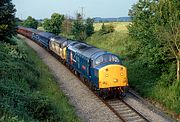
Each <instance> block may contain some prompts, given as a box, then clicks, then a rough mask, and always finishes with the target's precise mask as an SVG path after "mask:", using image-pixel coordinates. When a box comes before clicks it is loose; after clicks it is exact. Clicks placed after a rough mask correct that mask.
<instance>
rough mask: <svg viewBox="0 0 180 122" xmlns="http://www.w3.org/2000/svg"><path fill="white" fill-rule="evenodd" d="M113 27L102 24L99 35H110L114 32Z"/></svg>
mask: <svg viewBox="0 0 180 122" xmlns="http://www.w3.org/2000/svg"><path fill="white" fill-rule="evenodd" d="M114 30H115V29H114V26H113V25H112V24H110V25H105V24H104V23H103V24H102V27H101V29H100V33H101V34H107V33H112V32H114Z"/></svg>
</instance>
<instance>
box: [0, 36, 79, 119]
mask: <svg viewBox="0 0 180 122" xmlns="http://www.w3.org/2000/svg"><path fill="white" fill-rule="evenodd" d="M14 39H15V40H16V41H17V44H18V45H10V44H6V43H0V121H2V122H19V121H22V122H30V121H31V122H33V121H56V122H57V121H78V119H77V118H76V116H75V114H74V110H73V109H72V107H71V106H70V105H69V104H68V99H67V98H66V97H65V96H64V94H63V93H62V91H60V90H59V86H58V85H57V84H56V82H55V81H54V78H53V77H52V76H51V75H50V73H49V70H48V68H47V67H46V66H45V65H44V64H43V63H42V61H41V60H40V59H39V58H38V57H37V55H36V53H35V52H34V51H32V49H30V48H29V47H27V46H26V45H25V44H24V43H23V42H22V40H21V41H19V40H18V39H17V38H14Z"/></svg>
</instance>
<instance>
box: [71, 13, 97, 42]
mask: <svg viewBox="0 0 180 122" xmlns="http://www.w3.org/2000/svg"><path fill="white" fill-rule="evenodd" d="M93 22H94V21H93V19H91V18H88V19H87V20H86V21H85V22H84V20H83V18H82V16H81V14H79V13H78V14H77V15H76V20H74V22H73V27H72V34H73V35H74V37H75V39H77V40H85V39H86V38H87V37H89V36H91V35H92V34H93V33H94V27H93Z"/></svg>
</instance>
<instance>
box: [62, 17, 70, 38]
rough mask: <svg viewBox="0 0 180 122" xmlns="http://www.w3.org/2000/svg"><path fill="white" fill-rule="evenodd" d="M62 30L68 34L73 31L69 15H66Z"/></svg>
mask: <svg viewBox="0 0 180 122" xmlns="http://www.w3.org/2000/svg"><path fill="white" fill-rule="evenodd" d="M62 31H63V33H64V34H66V35H70V34H71V31H72V20H71V19H69V18H68V17H65V19H64V21H63V22H62Z"/></svg>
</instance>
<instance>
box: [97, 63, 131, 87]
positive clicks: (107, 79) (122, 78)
mask: <svg viewBox="0 0 180 122" xmlns="http://www.w3.org/2000/svg"><path fill="white" fill-rule="evenodd" d="M121 86H128V79H127V69H126V67H124V66H122V65H116V64H111V65H107V66H105V67H102V68H101V69H99V88H109V87H121Z"/></svg>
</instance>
